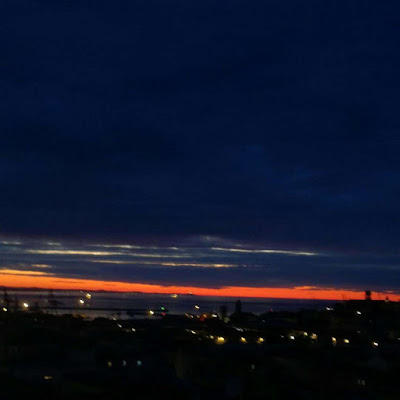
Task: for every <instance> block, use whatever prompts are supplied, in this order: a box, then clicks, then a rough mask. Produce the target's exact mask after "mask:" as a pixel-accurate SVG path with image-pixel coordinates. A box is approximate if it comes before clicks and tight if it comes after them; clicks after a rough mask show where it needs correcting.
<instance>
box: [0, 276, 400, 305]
mask: <svg viewBox="0 0 400 400" xmlns="http://www.w3.org/2000/svg"><path fill="white" fill-rule="evenodd" d="M5 271H6V270H3V273H1V274H0V286H6V287H10V288H38V289H55V290H57V289H60V290H87V291H97V290H104V291H113V292H142V293H164V294H171V293H177V294H187V293H189V292H191V293H193V294H195V295H198V296H223V297H236V298H237V297H259V298H281V299H310V300H312V299H315V300H342V299H343V298H346V299H363V298H364V291H362V290H340V289H335V288H332V289H327V288H318V287H315V286H300V287H294V288H288V287H281V288H276V287H261V288H255V287H241V286H228V287H221V288H203V287H192V286H162V285H151V284H144V283H128V282H115V281H99V280H92V279H75V278H59V277H54V276H50V275H47V276H46V275H40V276H27V275H16V274H14V273H5ZM374 294H375V298H376V296H379V295H381V296H384V297H385V296H389V297H390V300H395V301H400V294H394V293H383V292H381V293H378V292H374ZM384 297H383V298H384Z"/></svg>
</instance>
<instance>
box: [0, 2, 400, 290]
mask: <svg viewBox="0 0 400 400" xmlns="http://www.w3.org/2000/svg"><path fill="white" fill-rule="evenodd" d="M399 43H400V6H399V5H397V2H395V1H389V2H385V3H382V4H381V3H379V2H376V1H361V0H360V1H357V0H356V1H348V0H336V1H320V0H307V1H298V0H253V1H245V0H229V1H228V0H202V1H188V0H169V1H161V0H141V1H138V0H131V1H122V0H114V1H102V0H93V1H88V0H79V1H78V0H75V1H71V0H69V1H66V0H57V1H54V0H30V1H28V0H25V1H23V0H2V1H1V2H0V94H1V95H0V110H1V111H0V113H1V114H0V236H1V241H2V242H1V243H0V285H1V284H2V280H3V282H4V283H3V284H6V285H9V286H24V287H27V286H35V287H38V286H46V287H55V288H56V287H61V284H60V282H63V283H64V286H65V287H66V288H68V287H70V286H71V285H70V286H69V283H68V282H70V283H71V282H73V279H80V280H90V281H91V282H92V281H98V282H103V283H102V284H103V287H105V286H104V285H106V284H105V283H104V282H105V281H109V282H114V283H112V284H111V283H110V286H109V287H110V288H111V289H112V290H118V282H128V283H133V284H149V285H155V286H154V287H155V288H156V287H159V286H169V285H173V286H176V287H182V288H183V289H182V291H185V290H186V289H185V288H188V287H191V288H212V289H218V288H224V287H243V288H252V287H257V288H265V291H264V292H263V293H264V294H265V295H268V288H295V287H297V288H299V287H300V288H309V289H310V290H316V291H317V290H318V289H320V288H327V289H329V288H332V289H337V290H339V291H344V290H363V289H371V290H379V291H395V292H397V291H398V288H399V284H400V274H399V272H400V263H399V254H400V251H399V245H400V232H399V223H400V211H399V202H400V176H399V172H400V161H399V154H400V134H399V132H400V100H399V95H400V52H399ZM42 277H45V278H46V279H48V281H40V279H42ZM52 279H53V283H51V280H52ZM56 279H57V282H58V283H57V284H56ZM115 282H117V283H115ZM82 285H84V283H82ZM71 287H72V286H71ZM132 287H133V286H132ZM121 288H122V286H121ZM111 289H110V290H111ZM150 289H151V288H150ZM150 289H149V291H151V290H150ZM176 290H178V289H176ZM300 290H301V289H300ZM155 291H156V290H155ZM200 292H201V290H200V289H199V293H200ZM243 293H244V292H243ZM271 293H272V292H271ZM316 296H317V297H318V295H316Z"/></svg>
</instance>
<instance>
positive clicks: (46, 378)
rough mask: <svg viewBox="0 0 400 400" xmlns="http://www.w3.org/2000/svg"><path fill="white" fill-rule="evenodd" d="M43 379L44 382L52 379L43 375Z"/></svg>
mask: <svg viewBox="0 0 400 400" xmlns="http://www.w3.org/2000/svg"><path fill="white" fill-rule="evenodd" d="M43 379H44V380H46V381H48V380H51V379H53V377H52V376H51V375H45V376H44V377H43Z"/></svg>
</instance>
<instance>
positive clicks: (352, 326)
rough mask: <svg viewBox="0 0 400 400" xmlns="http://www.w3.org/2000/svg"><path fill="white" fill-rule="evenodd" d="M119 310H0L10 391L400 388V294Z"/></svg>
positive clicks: (361, 392)
mask: <svg viewBox="0 0 400 400" xmlns="http://www.w3.org/2000/svg"><path fill="white" fill-rule="evenodd" d="M238 310H239V311H237V312H235V313H234V314H232V315H231V316H230V317H229V318H228V317H225V316H224V315H222V316H221V315H219V316H216V315H215V314H198V315H196V314H193V315H185V316H172V315H168V314H167V315H165V316H159V317H157V316H156V315H152V316H151V315H149V317H148V318H142V319H137V320H136V319H131V320H118V319H105V318H97V319H95V320H92V321H89V320H85V319H84V318H82V317H79V316H72V315H52V314H47V313H43V312H40V311H38V310H36V311H35V312H32V311H16V312H11V310H8V309H7V311H5V309H3V311H0V398H1V399H5V400H8V399H16V400H17V399H18V400H19V399H28V398H29V399H32V400H33V399H130V398H131V399H162V398H171V399H177V400H178V399H193V400H201V399H207V400H212V399H294V398H296V399H304V400H306V399H307V400H310V399H311V400H312V399H322V398H324V399H354V400H358V399H393V400H394V399H399V398H400V380H399V376H400V358H399V356H400V313H399V304H398V303H393V302H388V301H386V302H385V301H379V302H378V301H354V302H351V301H350V302H346V303H342V304H338V305H337V306H335V308H334V309H333V308H332V309H327V310H326V311H323V312H321V311H319V312H317V311H301V312H298V313H284V312H279V313H278V312H268V313H266V314H264V315H262V316H254V315H252V314H250V313H245V312H241V309H240V307H238Z"/></svg>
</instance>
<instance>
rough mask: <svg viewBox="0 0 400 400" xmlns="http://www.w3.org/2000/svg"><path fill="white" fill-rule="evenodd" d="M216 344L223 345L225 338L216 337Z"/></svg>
mask: <svg viewBox="0 0 400 400" xmlns="http://www.w3.org/2000/svg"><path fill="white" fill-rule="evenodd" d="M217 342H218V343H224V342H225V338H224V337H222V336H218V337H217Z"/></svg>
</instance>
